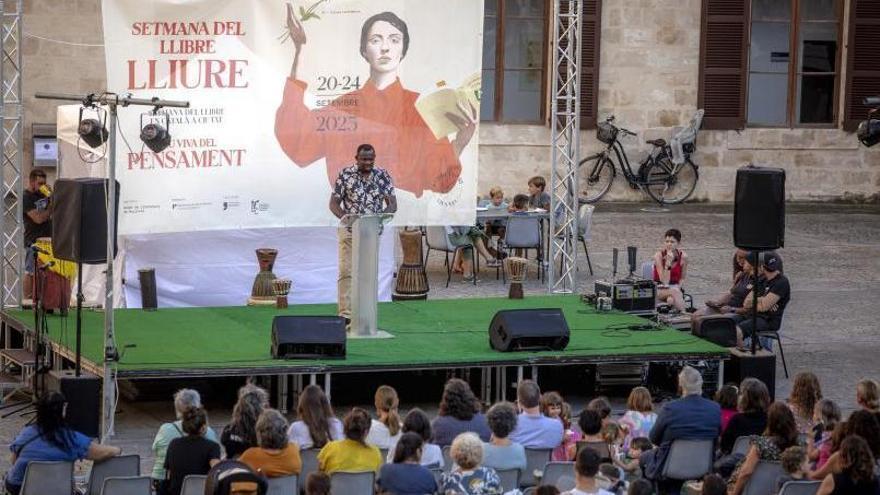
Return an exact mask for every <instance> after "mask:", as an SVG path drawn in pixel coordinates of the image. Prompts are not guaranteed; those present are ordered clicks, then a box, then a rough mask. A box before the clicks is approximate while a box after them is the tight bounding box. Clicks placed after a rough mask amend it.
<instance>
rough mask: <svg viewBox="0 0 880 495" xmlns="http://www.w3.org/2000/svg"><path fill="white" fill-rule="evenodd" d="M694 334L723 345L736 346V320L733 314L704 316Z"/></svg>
mask: <svg viewBox="0 0 880 495" xmlns="http://www.w3.org/2000/svg"><path fill="white" fill-rule="evenodd" d="M693 334H694V335H695V336H697V337H700V338H701V339H706V340H708V341H709V342H712V343H713V344H717V345H720V346H721V347H736V320H734V319H733V315H708V316H704V317H702V318H700V322H699V323H698V324H697V326H696V328H694V330H693Z"/></svg>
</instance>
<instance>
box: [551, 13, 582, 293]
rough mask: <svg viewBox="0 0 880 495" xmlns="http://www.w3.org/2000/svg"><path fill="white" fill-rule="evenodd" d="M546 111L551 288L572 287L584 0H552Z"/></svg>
mask: <svg viewBox="0 0 880 495" xmlns="http://www.w3.org/2000/svg"><path fill="white" fill-rule="evenodd" d="M553 8H554V14H555V15H554V16H553V66H552V68H553V86H552V88H553V94H552V101H551V103H552V106H551V115H550V119H551V120H550V126H551V134H550V136H551V147H550V163H551V167H552V169H551V177H550V189H551V193H550V198H551V205H552V210H553V211H552V212H551V214H550V256H549V266H548V270H547V273H548V288H549V290H550V292H558V293H571V292H574V291H575V274H576V272H577V240H578V215H577V214H578V198H577V191H578V189H577V166H578V161H579V160H580V158H579V157H580V139H579V134H580V107H581V105H580V99H579V95H578V91H579V89H580V79H581V77H580V66H581V43H582V40H581V12H582V8H583V0H554V5H553Z"/></svg>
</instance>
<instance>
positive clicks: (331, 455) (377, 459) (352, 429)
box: [318, 407, 382, 474]
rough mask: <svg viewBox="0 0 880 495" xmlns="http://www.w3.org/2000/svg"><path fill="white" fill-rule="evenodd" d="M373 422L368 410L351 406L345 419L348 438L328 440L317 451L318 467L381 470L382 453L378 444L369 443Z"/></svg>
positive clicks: (344, 423) (329, 470)
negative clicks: (368, 438)
mask: <svg viewBox="0 0 880 495" xmlns="http://www.w3.org/2000/svg"><path fill="white" fill-rule="evenodd" d="M370 422H371V420H370V415H369V414H367V411H364V410H363V409H361V408H359V407H355V408H352V410H351V412H349V413H348V414H347V415H346V416H345V418H344V419H343V421H342V429H343V434H344V435H345V438H344V439H342V440H333V441H332V442H328V443H327V445H325V446H324V448H322V449H321V451H320V452H318V469H319V470H321V471H322V472H324V473H327V474H333V473H335V472H337V471H347V472H358V471H378V470H379V467H380V466H381V465H382V454H381V453H379V449H378V448H377V447H376V446H375V445H369V444H367V443H366V439H367V435H369V433H370Z"/></svg>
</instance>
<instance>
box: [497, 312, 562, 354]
mask: <svg viewBox="0 0 880 495" xmlns="http://www.w3.org/2000/svg"><path fill="white" fill-rule="evenodd" d="M569 335H570V331H569V329H568V322H567V321H565V315H564V314H562V310H561V309H559V308H545V309H507V310H503V311H499V312H497V313H495V317H494V318H492V323H491V324H490V325H489V345H490V346H491V347H492V349H495V350H496V351H502V352H507V351H531V350H553V351H561V350H563V349H565V346H567V345H568V338H569Z"/></svg>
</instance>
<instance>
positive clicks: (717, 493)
mask: <svg viewBox="0 0 880 495" xmlns="http://www.w3.org/2000/svg"><path fill="white" fill-rule="evenodd" d="M726 493H727V483H725V482H724V478H722V477H721V476H719V475H717V474H714V473H713V474H707V475H706V476H703V488H702V490H701V491H700V494H701V495H725V494H726Z"/></svg>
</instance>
